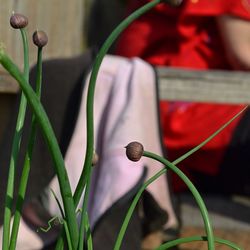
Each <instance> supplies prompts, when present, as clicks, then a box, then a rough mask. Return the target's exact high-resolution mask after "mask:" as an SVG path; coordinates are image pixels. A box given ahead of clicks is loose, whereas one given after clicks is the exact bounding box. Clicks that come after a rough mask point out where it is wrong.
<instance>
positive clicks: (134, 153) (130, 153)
mask: <svg viewBox="0 0 250 250" xmlns="http://www.w3.org/2000/svg"><path fill="white" fill-rule="evenodd" d="M125 148H126V155H127V157H128V159H129V160H131V161H139V160H140V159H141V157H142V155H143V151H144V148H143V145H142V144H141V143H140V142H136V141H134V142H130V143H129V144H128V145H127V146H126V147H125Z"/></svg>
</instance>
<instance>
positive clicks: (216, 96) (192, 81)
mask: <svg viewBox="0 0 250 250" xmlns="http://www.w3.org/2000/svg"><path fill="white" fill-rule="evenodd" d="M157 73H158V77H159V95H160V99H162V100H170V101H173V100H181V101H197V102H216V103H250V73H246V72H236V71H219V70H218V71H215V70H213V71H195V70H184V69H173V68H164V67H159V68H157Z"/></svg>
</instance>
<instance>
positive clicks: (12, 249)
mask: <svg viewBox="0 0 250 250" xmlns="http://www.w3.org/2000/svg"><path fill="white" fill-rule="evenodd" d="M36 75H37V79H36V94H37V96H38V98H39V99H40V96H41V84H42V49H41V48H39V49H38V53H37V74H36ZM36 130H37V123H36V120H35V116H34V115H33V116H32V121H31V132H30V135H29V140H28V149H27V152H26V154H25V159H24V166H23V171H22V175H21V179H20V185H19V189H18V198H17V204H16V210H15V214H14V221H13V225H12V231H11V239H10V250H15V248H16V242H17V234H18V229H19V224H20V219H21V212H22V208H23V203H24V197H25V193H26V189H27V183H28V178H29V173H30V162H31V158H32V153H33V147H34V143H35V137H36V136H35V135H36Z"/></svg>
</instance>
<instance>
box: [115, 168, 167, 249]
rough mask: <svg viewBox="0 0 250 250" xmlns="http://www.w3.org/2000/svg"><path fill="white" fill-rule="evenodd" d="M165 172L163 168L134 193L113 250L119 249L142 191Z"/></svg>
mask: <svg viewBox="0 0 250 250" xmlns="http://www.w3.org/2000/svg"><path fill="white" fill-rule="evenodd" d="M166 172H167V169H166V168H163V169H161V170H160V171H159V172H157V173H156V174H155V175H154V176H152V177H151V178H149V179H148V180H147V181H146V182H145V183H143V185H142V186H141V187H140V189H139V190H138V192H137V193H136V195H135V197H134V199H133V201H132V203H131V205H130V207H129V209H128V212H127V214H126V217H125V219H124V221H123V224H122V226H121V229H120V231H119V234H118V236H117V239H116V242H115V246H114V250H119V249H120V247H121V244H122V240H123V237H124V235H125V232H126V230H127V227H128V224H129V221H130V219H131V217H132V214H133V212H134V210H135V207H136V205H137V203H138V201H139V199H140V197H141V195H142V193H143V192H144V190H145V189H146V188H147V187H148V186H149V185H150V184H151V183H152V182H154V181H155V180H156V179H157V178H159V177H160V176H161V175H163V174H165V173H166Z"/></svg>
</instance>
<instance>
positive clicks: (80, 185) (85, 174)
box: [74, 0, 162, 204]
mask: <svg viewBox="0 0 250 250" xmlns="http://www.w3.org/2000/svg"><path fill="white" fill-rule="evenodd" d="M160 2H162V0H153V1H151V2H149V3H148V4H146V5H144V6H142V7H141V8H139V9H138V10H136V11H135V12H134V13H132V14H131V15H130V16H128V17H127V18H126V19H124V20H123V21H122V22H121V23H120V24H119V25H118V26H117V27H116V28H115V29H114V31H113V32H112V33H111V34H110V36H109V37H108V38H107V40H106V41H105V43H104V44H103V46H102V47H101V49H100V51H99V53H98V54H97V56H96V59H95V62H94V65H93V69H92V73H91V76H90V82H89V87H88V95H87V147H86V154H85V155H86V159H85V163H84V168H83V172H82V174H81V177H80V179H79V182H78V185H77V188H76V191H75V194H74V201H75V204H78V202H79V200H80V198H81V195H82V192H83V189H84V186H85V184H86V180H87V179H88V178H89V176H90V168H91V162H92V155H93V151H94V148H93V142H94V135H93V110H94V108H93V99H94V91H95V83H96V79H97V74H98V71H99V68H100V66H101V63H102V61H103V58H104V56H105V55H106V53H107V52H108V50H109V48H110V47H111V45H112V44H113V42H114V41H115V39H116V38H117V37H118V36H119V35H120V34H121V32H122V31H123V30H124V29H125V28H126V27H127V26H128V25H129V24H130V23H132V22H133V21H134V20H135V19H137V18H138V17H140V16H141V15H142V14H144V13H145V12H147V11H149V10H150V9H152V8H153V7H154V6H156V5H157V4H159V3H160Z"/></svg>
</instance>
